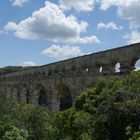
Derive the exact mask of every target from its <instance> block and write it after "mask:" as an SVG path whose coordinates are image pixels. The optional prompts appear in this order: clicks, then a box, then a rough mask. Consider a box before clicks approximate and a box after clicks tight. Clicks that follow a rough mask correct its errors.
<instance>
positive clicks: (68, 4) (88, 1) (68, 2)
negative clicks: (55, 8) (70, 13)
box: [59, 0, 96, 12]
mask: <svg viewBox="0 0 140 140" xmlns="http://www.w3.org/2000/svg"><path fill="white" fill-rule="evenodd" d="M95 1H96V0H59V3H60V7H61V8H62V9H63V10H70V9H71V8H73V9H75V10H76V11H79V12H80V11H92V10H93V8H94V4H95Z"/></svg>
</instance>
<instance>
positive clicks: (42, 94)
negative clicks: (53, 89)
mask: <svg viewBox="0 0 140 140" xmlns="http://www.w3.org/2000/svg"><path fill="white" fill-rule="evenodd" d="M38 104H39V105H41V106H48V95H47V92H46V89H45V87H44V86H42V87H41V88H40V90H39V97H38Z"/></svg>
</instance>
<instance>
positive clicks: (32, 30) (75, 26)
mask: <svg viewBox="0 0 140 140" xmlns="http://www.w3.org/2000/svg"><path fill="white" fill-rule="evenodd" d="M87 26H88V23H87V22H85V21H78V19H77V18H76V17H75V16H73V15H70V16H65V14H64V13H63V11H62V10H61V9H60V7H59V6H58V5H56V4H53V3H51V2H49V1H46V2H45V6H44V7H43V8H40V9H39V10H37V11H34V12H33V13H32V16H31V17H28V18H27V19H25V20H22V21H21V22H20V23H18V24H16V23H14V22H8V23H7V25H5V27H4V30H6V31H13V30H14V31H15V36H16V37H18V38H22V39H46V40H50V41H53V42H63V43H70V42H73V44H82V43H81V42H83V43H85V42H86V43H98V42H99V40H98V39H97V37H96V36H91V37H84V38H81V37H80V34H81V32H85V31H86V28H87ZM88 41H89V42H88Z"/></svg>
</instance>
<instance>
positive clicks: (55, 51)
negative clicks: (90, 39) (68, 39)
mask: <svg viewBox="0 0 140 140" xmlns="http://www.w3.org/2000/svg"><path fill="white" fill-rule="evenodd" d="M41 54H43V55H45V56H47V57H53V58H62V59H64V58H69V57H75V56H79V55H82V54H83V53H82V52H81V50H80V48H79V47H77V46H68V45H65V46H59V45H52V46H50V47H49V48H46V49H45V50H43V51H42V52H41Z"/></svg>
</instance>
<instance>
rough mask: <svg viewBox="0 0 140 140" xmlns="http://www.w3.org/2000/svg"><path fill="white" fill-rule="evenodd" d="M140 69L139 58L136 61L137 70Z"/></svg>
mask: <svg viewBox="0 0 140 140" xmlns="http://www.w3.org/2000/svg"><path fill="white" fill-rule="evenodd" d="M138 70H140V59H138V60H137V61H136V63H135V71H138Z"/></svg>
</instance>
